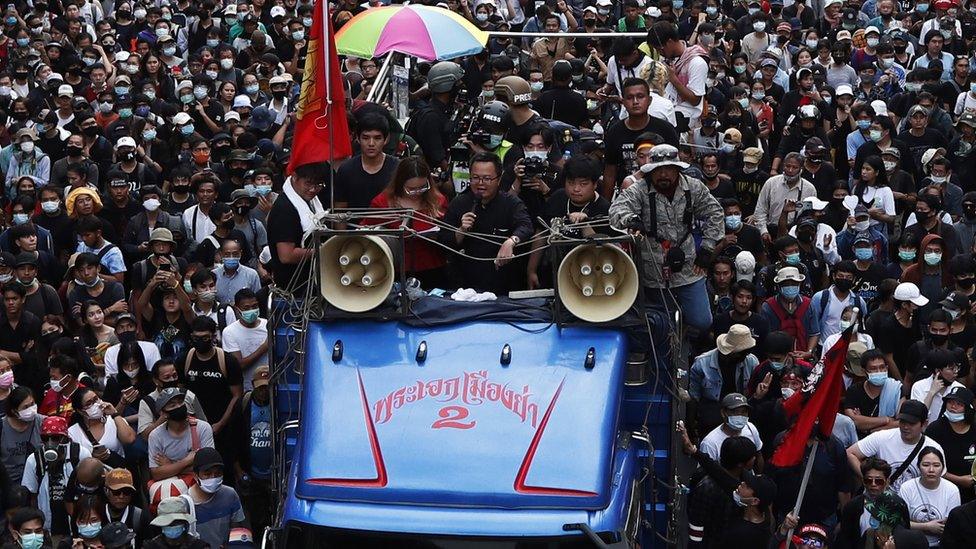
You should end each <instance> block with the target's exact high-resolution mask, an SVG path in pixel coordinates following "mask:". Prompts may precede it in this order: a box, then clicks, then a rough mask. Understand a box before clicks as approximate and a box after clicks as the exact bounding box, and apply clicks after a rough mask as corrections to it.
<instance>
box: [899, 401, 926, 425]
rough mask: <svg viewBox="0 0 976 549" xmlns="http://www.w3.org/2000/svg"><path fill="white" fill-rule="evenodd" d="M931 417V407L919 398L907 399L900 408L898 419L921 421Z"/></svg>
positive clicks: (910, 421)
mask: <svg viewBox="0 0 976 549" xmlns="http://www.w3.org/2000/svg"><path fill="white" fill-rule="evenodd" d="M928 417H929V408H928V406H926V405H925V404H924V403H922V402H919V401H917V400H906V401H905V402H903V403H902V405H901V409H900V410H898V421H907V422H909V423H921V422H923V421H925V420H926V418H928Z"/></svg>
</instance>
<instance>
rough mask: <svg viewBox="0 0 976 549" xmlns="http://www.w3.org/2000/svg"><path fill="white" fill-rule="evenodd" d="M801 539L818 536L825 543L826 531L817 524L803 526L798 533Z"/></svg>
mask: <svg viewBox="0 0 976 549" xmlns="http://www.w3.org/2000/svg"><path fill="white" fill-rule="evenodd" d="M799 534H800V537H801V538H806V537H810V536H818V537H819V538H820V539H822V540H823V541H827V529H826V528H824V527H823V526H821V525H819V524H813V523H811V524H804V525H803V526H801V527H800V531H799Z"/></svg>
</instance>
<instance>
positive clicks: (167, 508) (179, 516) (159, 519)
mask: <svg viewBox="0 0 976 549" xmlns="http://www.w3.org/2000/svg"><path fill="white" fill-rule="evenodd" d="M231 7H233V8H234V9H237V6H235V5H234V4H231ZM201 450H202V448H201ZM178 520H182V521H185V522H188V523H189V522H194V520H193V517H192V516H191V515H190V504H189V502H187V501H186V498H184V497H182V496H175V497H169V498H164V499H163V500H162V501H160V502H159V506H157V507H156V518H154V519H153V521H152V522H150V523H149V524H152V525H153V526H169V525H170V524H173V523H174V522H176V521H178Z"/></svg>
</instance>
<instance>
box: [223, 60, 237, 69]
mask: <svg viewBox="0 0 976 549" xmlns="http://www.w3.org/2000/svg"><path fill="white" fill-rule="evenodd" d="M233 67H234V60H233V59H221V60H220V68H222V69H224V70H225V71H228V70H230V69H231V68H233Z"/></svg>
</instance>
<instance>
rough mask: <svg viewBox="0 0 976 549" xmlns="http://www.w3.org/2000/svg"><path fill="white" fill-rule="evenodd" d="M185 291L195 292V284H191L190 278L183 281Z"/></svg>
mask: <svg viewBox="0 0 976 549" xmlns="http://www.w3.org/2000/svg"><path fill="white" fill-rule="evenodd" d="M183 291H185V292H186V293H188V294H192V293H193V284H191V283H190V281H189V280H184V281H183Z"/></svg>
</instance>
